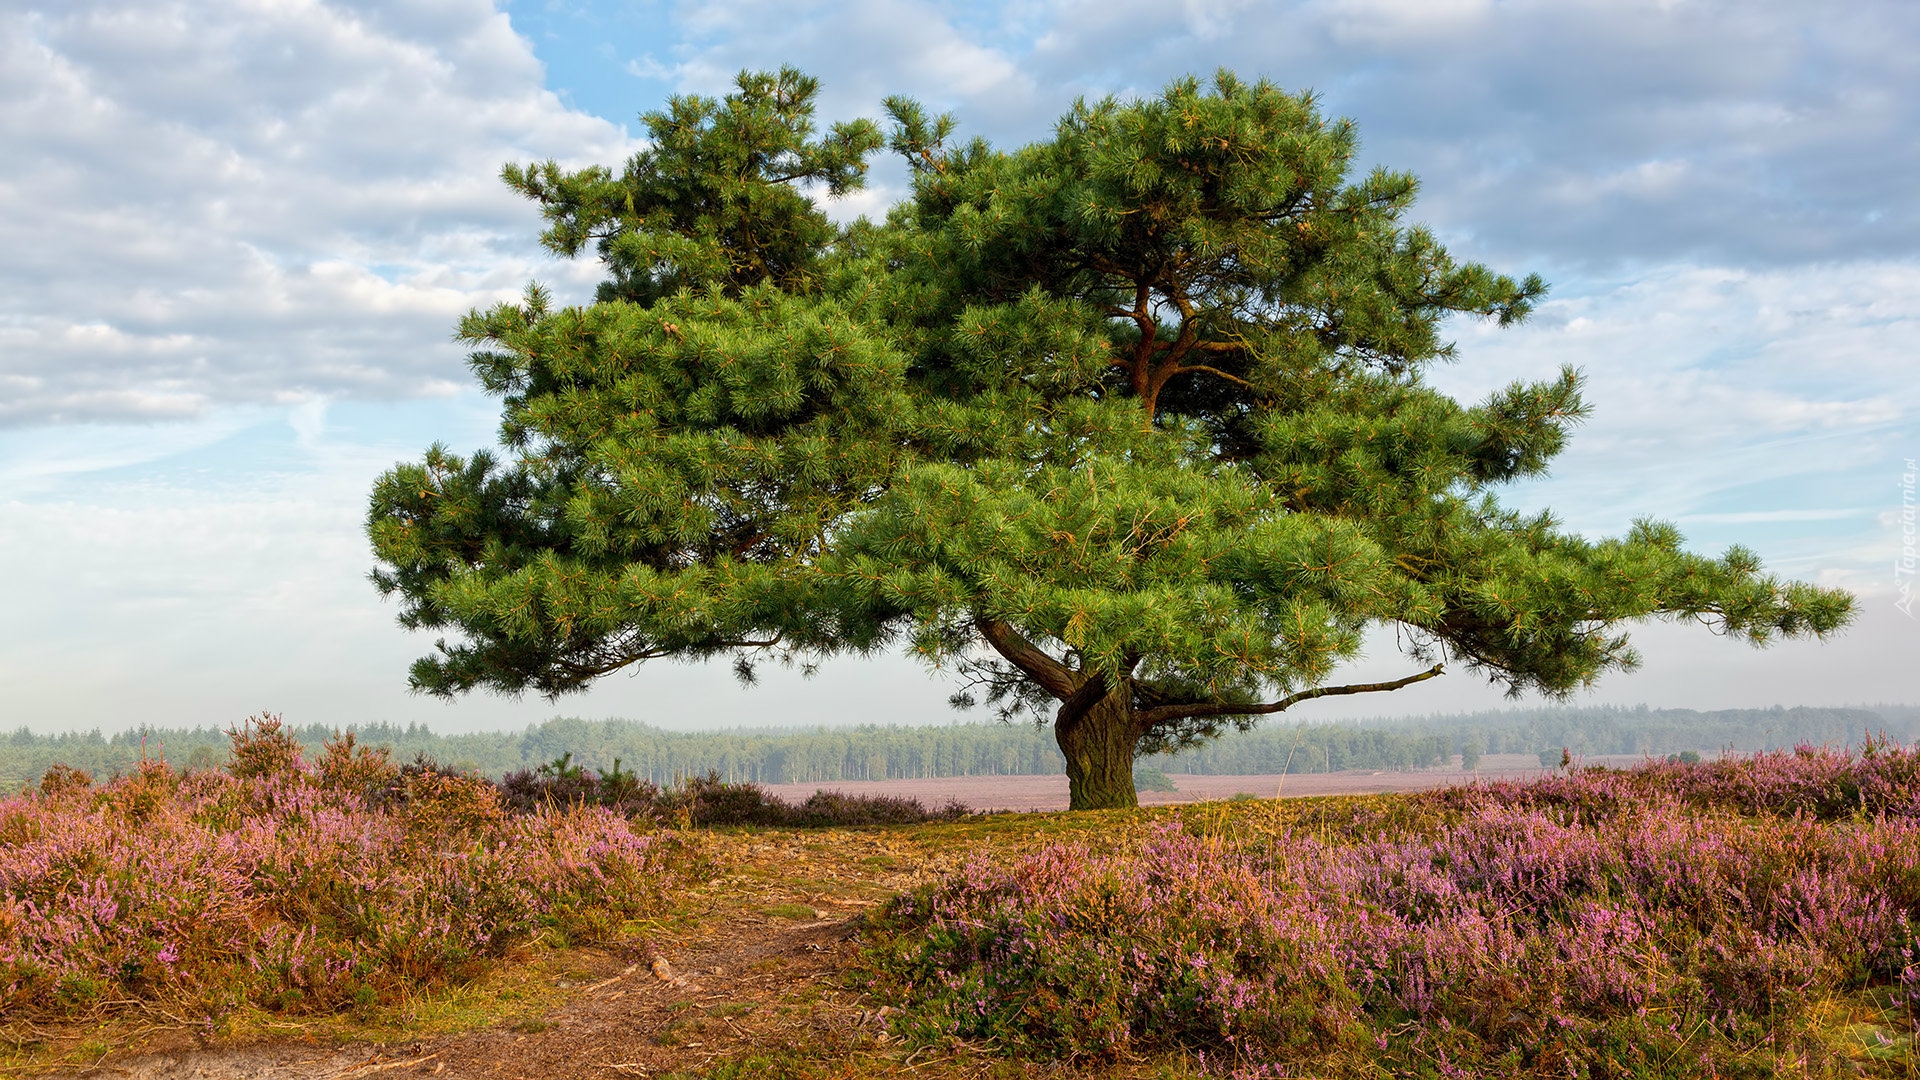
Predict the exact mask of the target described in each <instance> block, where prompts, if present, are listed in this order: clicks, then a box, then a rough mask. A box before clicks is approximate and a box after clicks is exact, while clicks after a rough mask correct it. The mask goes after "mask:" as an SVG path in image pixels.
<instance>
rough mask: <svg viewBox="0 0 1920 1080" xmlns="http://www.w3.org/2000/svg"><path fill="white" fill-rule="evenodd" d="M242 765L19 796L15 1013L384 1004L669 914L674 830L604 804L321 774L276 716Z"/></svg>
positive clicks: (55, 779) (338, 761)
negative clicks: (515, 809)
mask: <svg viewBox="0 0 1920 1080" xmlns="http://www.w3.org/2000/svg"><path fill="white" fill-rule="evenodd" d="M231 758H232V760H231V764H230V765H229V767H228V768H227V769H226V770H224V771H219V772H213V771H200V772H188V773H185V774H182V773H178V772H175V771H173V770H171V769H170V768H168V767H167V765H166V764H165V763H164V762H161V761H158V760H151V761H147V762H143V763H142V764H140V765H139V766H138V767H136V768H135V769H134V770H132V771H131V772H129V773H128V774H126V775H123V776H119V777H116V778H114V779H112V780H110V781H108V782H106V783H104V784H101V785H97V786H96V785H95V784H93V783H92V781H91V778H90V777H88V776H87V775H86V774H84V773H82V772H79V771H77V770H73V769H53V770H49V772H48V773H47V775H46V776H45V777H43V779H42V781H41V784H40V785H39V787H38V788H37V789H34V790H30V791H27V792H24V793H22V794H20V795H18V796H16V797H13V798H10V799H7V800H5V801H4V802H0V1010H4V1011H5V1012H6V1014H7V1015H9V1016H12V1017H40V1018H53V1019H58V1018H78V1017H86V1016H92V1015H96V1014H98V1013H99V1012H100V1011H101V1010H103V1009H113V1008H145V1009H148V1010H153V1011H156V1012H158V1013H160V1014H163V1015H166V1016H168V1017H172V1018H173V1019H174V1020H175V1021H180V1020H181V1019H182V1018H185V1019H188V1020H191V1019H193V1018H196V1017H199V1018H204V1022H206V1023H209V1024H211V1023H214V1022H216V1021H217V1019H218V1018H219V1017H221V1016H224V1015H226V1014H228V1013H230V1012H232V1011H233V1010H235V1009H238V1008H242V1007H246V1006H254V1007H259V1008H264V1009H269V1010H279V1011H292V1012H301V1011H312V1010H321V1009H325V1010H333V1009H341V1008H371V1007H375V1006H381V1005H388V1004H392V1003H394V1002H395V1001H397V1000H399V999H401V998H403V997H405V996H406V995H408V994H411V993H414V992H416V991H418V990H421V989H430V988H434V987H438V986H444V985H448V984H453V983H460V982H465V981H469V980H472V979H474V978H476V977H477V976H479V975H481V974H483V973H485V972H487V971H489V970H490V969H492V968H493V967H494V966H495V965H497V964H498V963H499V962H500V961H502V960H503V959H505V958H507V957H510V956H512V955H513V954H514V953H515V952H516V951H517V950H518V949H520V948H521V947H523V946H525V945H526V944H527V943H528V942H530V941H532V940H534V939H536V938H539V937H543V936H544V937H547V938H550V939H557V940H559V941H564V942H575V943H578V942H583V941H584V942H590V941H594V940H598V939H603V938H606V937H608V936H610V935H612V934H614V933H616V932H618V931H619V930H620V927H621V926H622V924H623V923H624V922H625V921H626V920H628V919H631V918H633V917H637V916H640V915H643V914H645V913H647V912H649V911H650V910H652V909H653V908H655V907H656V906H657V905H658V904H659V903H660V901H661V899H662V898H663V894H664V891H665V890H666V889H667V888H668V887H669V886H670V884H671V883H672V881H673V878H674V873H675V871H674V869H673V865H674V862H675V859H674V854H675V852H676V850H677V849H678V848H679V845H678V842H677V841H675V840H674V839H673V837H672V834H670V833H667V832H663V831H661V830H658V829H656V828H654V827H652V826H651V825H650V824H642V825H640V826H636V824H635V823H634V822H633V821H631V820H629V819H628V818H626V817H624V816H622V815H620V814H618V813H616V812H614V811H611V810H608V809H605V808H602V807H593V806H584V805H566V806H556V807H551V808H543V809H541V810H539V811H538V812H533V813H525V814H510V813H508V812H507V810H506V807H505V806H504V804H503V803H502V802H501V800H500V797H499V794H498V790H497V788H496V787H495V786H494V785H492V784H490V783H488V782H486V781H484V780H481V779H478V778H474V777H468V776H462V775H460V774H458V773H455V772H453V771H451V770H445V769H439V768H435V767H431V766H430V765H426V764H416V765H415V766H412V767H409V768H406V769H401V768H396V767H394V766H393V765H391V764H390V763H389V762H388V761H387V760H386V755H385V753H384V752H382V751H375V750H369V749H368V748H365V747H359V746H356V745H354V743H353V741H352V740H351V739H341V740H337V741H336V742H334V743H332V744H330V745H329V746H328V747H327V748H326V751H325V753H324V754H323V756H322V757H321V758H320V759H319V760H317V761H314V762H307V761H306V760H304V756H303V754H302V752H301V750H300V748H299V747H298V745H297V744H295V743H294V742H293V741H292V740H291V739H290V738H289V737H288V736H287V734H286V733H285V732H284V730H282V729H281V728H280V726H279V724H278V722H277V720H274V719H273V718H265V719H264V720H263V721H262V722H261V723H259V724H258V725H252V724H250V725H249V726H248V727H247V728H245V729H243V730H241V731H237V732H234V733H233V753H232V755H231Z"/></svg>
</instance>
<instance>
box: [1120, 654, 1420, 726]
mask: <svg viewBox="0 0 1920 1080" xmlns="http://www.w3.org/2000/svg"><path fill="white" fill-rule="evenodd" d="M1441 670H1442V665H1440V664H1435V665H1433V666H1432V667H1431V668H1428V669H1427V670H1425V671H1422V672H1418V673H1416V674H1413V675H1409V676H1407V677H1406V678H1404V679H1395V680H1393V681H1392V682H1382V683H1355V684H1353V685H1351V686H1317V687H1314V688H1313V689H1312V690H1302V691H1300V692H1299V693H1297V694H1288V695H1287V696H1286V697H1283V698H1281V699H1280V700H1279V701H1270V702H1267V703H1266V704H1263V705H1245V704H1234V703H1232V702H1224V701H1185V702H1179V703H1177V704H1172V705H1157V706H1155V707H1153V708H1151V709H1141V710H1139V711H1137V712H1135V713H1134V714H1133V718H1134V723H1135V724H1137V725H1138V726H1139V728H1140V730H1142V731H1146V730H1149V729H1151V728H1153V727H1154V726H1155V725H1158V724H1165V723H1168V722H1170V721H1174V720H1185V719H1189V718H1192V717H1201V716H1265V715H1268V714H1270V713H1277V712H1283V711H1285V710H1287V709H1290V708H1292V707H1293V706H1295V705H1298V704H1300V703H1301V702H1303V701H1306V700H1308V699H1310V698H1318V697H1334V696H1336V695H1340V694H1370V693H1373V692H1374V691H1376V690H1398V689H1400V688H1401V687H1403V686H1411V685H1413V684H1414V683H1417V682H1424V681H1425V680H1427V679H1431V678H1433V677H1434V676H1435V675H1438V674H1440V673H1441Z"/></svg>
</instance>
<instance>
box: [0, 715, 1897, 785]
mask: <svg viewBox="0 0 1920 1080" xmlns="http://www.w3.org/2000/svg"><path fill="white" fill-rule="evenodd" d="M349 730H351V731H352V732H353V733H354V735H355V737H356V738H357V739H358V740H359V741H360V742H361V743H364V744H368V745H373V746H386V747H388V748H390V749H391V751H392V753H393V757H394V760H396V761H400V762H406V761H412V760H414V759H415V758H416V757H417V756H420V755H425V756H426V757H429V758H432V759H434V760H435V761H439V762H443V763H448V764H453V765H457V766H458V767H460V768H462V769H467V770H471V771H475V772H479V773H481V774H483V775H486V776H489V777H494V778H498V777H501V776H503V775H505V774H507V773H510V772H514V771H516V770H520V769H532V768H538V767H540V766H541V765H545V764H547V763H549V762H553V761H555V760H556V759H558V758H559V757H561V755H563V754H571V755H572V758H571V763H572V764H575V765H581V766H585V767H587V768H590V769H594V770H600V771H603V770H605V769H607V768H609V767H610V766H612V765H613V763H614V760H615V759H616V758H617V759H619V762H620V767H621V768H622V769H624V770H627V771H629V772H633V773H636V774H637V775H639V776H641V777H644V778H646V779H649V780H652V781H653V782H654V783H657V784H668V783H672V782H673V781H674V780H676V779H679V778H682V777H686V776H693V775H699V776H704V775H706V774H707V773H709V772H714V773H718V774H719V775H720V776H721V777H723V778H725V779H727V780H731V781H749V782H753V783H764V784H779V783H825V782H829V781H835V780H883V779H885V780H894V779H913V778H923V777H936V776H1008V775H1036V774H1038V775H1046V774H1054V773H1059V772H1061V771H1062V764H1061V759H1060V751H1059V750H1058V748H1056V747H1055V745H1054V741H1053V732H1052V729H1051V728H1046V727H1035V726H1032V725H1028V724H997V723H986V724H980V723H964V724H952V725H944V726H925V727H896V726H887V727H882V726H874V725H868V726H863V727H832V728H809V729H791V728H761V729H735V730H731V731H715V732H683V731H667V730H663V729H661V728H657V727H653V726H650V725H647V724H642V723H636V722H634V721H630V720H600V721H595V720H581V719H577V718H568V717H563V718H556V719H553V720H549V721H547V722H546V723H544V724H539V725H534V726H529V727H528V728H526V729H525V730H524V731H489V732H475V733H469V734H464V735H439V734H435V733H434V732H433V731H431V730H430V729H428V728H426V727H424V726H420V725H409V726H407V727H404V728H402V727H395V726H392V725H387V724H372V725H367V726H358V727H353V728H351V729H349ZM334 731H335V729H333V728H331V727H327V726H324V725H318V724H316V725H312V726H309V727H306V728H301V729H298V730H297V732H296V734H297V737H298V738H299V739H300V741H301V742H302V743H303V744H305V745H306V746H307V747H308V755H309V758H312V757H313V756H314V755H315V753H316V752H317V751H318V749H319V747H320V745H321V743H323V742H324V741H326V740H327V739H328V738H330V737H332V736H333V735H334ZM1869 734H1872V735H1883V736H1885V737H1887V738H1891V739H1894V740H1897V741H1900V742H1907V743H1910V742H1914V741H1916V739H1920V705H1873V706H1862V707H1849V708H1804V707H1803V708H1793V709H1786V708H1780V707H1778V706H1776V707H1774V708H1771V709H1726V710H1720V711H1715V712H1697V711H1694V710H1692V709H1649V708H1647V707H1645V706H1641V707H1638V708H1617V707H1587V708H1567V707H1558V708H1554V707H1540V708H1522V709H1510V710H1502V711H1498V712H1480V713H1464V714H1453V715H1445V716H1424V717H1411V718H1406V717H1403V718H1395V719H1376V720H1359V721H1349V722H1341V723H1329V722H1302V723H1293V724H1289V723H1285V722H1284V721H1273V720H1269V721H1266V722H1265V723H1263V724H1261V725H1260V726H1259V727H1256V728H1254V729H1253V730H1252V731H1247V732H1237V733H1231V734H1228V735H1226V736H1223V737H1222V738H1220V739H1218V740H1216V741H1214V742H1212V743H1210V744H1207V745H1205V746H1202V747H1198V748H1196V749H1192V750H1187V751H1184V752H1181V753H1177V754H1170V755H1161V756H1157V757H1153V758H1149V759H1146V760H1145V761H1143V763H1142V764H1150V765H1154V766H1157V767H1159V768H1161V769H1163V770H1165V771H1166V772H1169V773H1210V774H1216V775H1222V774H1226V775H1231V774H1261V773H1279V772H1283V771H1290V772H1296V773H1309V772H1327V771H1339V770H1343V769H1378V770H1408V769H1423V768H1433V767H1436V766H1441V765H1445V764H1447V763H1449V762H1450V761H1452V760H1454V759H1455V758H1456V757H1465V758H1466V759H1467V760H1469V761H1471V760H1472V759H1473V758H1474V757H1475V756H1477V755H1481V754H1539V755H1542V759H1543V760H1550V761H1558V759H1559V755H1560V750H1561V749H1562V748H1563V747H1564V748H1565V749H1567V750H1569V751H1571V752H1572V753H1573V754H1574V755H1575V756H1576V757H1579V756H1583V755H1599V754H1644V755H1649V756H1665V755H1668V754H1676V753H1681V752H1684V751H1688V750H1692V751H1696V752H1698V753H1701V754H1705V755H1713V754H1717V753H1720V752H1723V751H1733V752H1751V751H1754V750H1762V749H1772V748H1784V747H1792V746H1794V745H1796V744H1798V743H1813V744H1820V745H1836V746H1837V745H1858V743H1859V742H1860V741H1861V739H1862V738H1863V737H1864V736H1866V735H1869ZM227 744H228V738H227V734H226V732H225V731H224V730H223V729H219V728H194V729H191V730H183V729H166V730H162V729H151V728H149V729H144V730H134V731H127V732H121V733H118V734H115V735H112V736H103V735H102V734H101V733H100V732H98V731H92V732H87V733H84V734H80V733H68V734H59V735H38V734H35V733H33V732H32V731H29V730H28V729H26V728H24V727H23V728H21V729H19V730H18V731H15V732H14V733H13V734H11V735H5V736H0V792H6V791H16V790H18V789H19V788H21V787H22V786H23V785H26V784H29V783H32V782H35V781H37V780H38V778H39V777H40V775H41V774H42V773H44V772H45V771H46V770H47V768H48V767H49V766H51V765H54V764H55V763H59V764H63V765H70V766H72V767H74V768H76V769H84V770H86V771H88V772H90V773H92V774H94V776H95V778H96V779H105V778H107V777H108V776H112V775H113V774H115V773H119V772H126V771H128V770H130V769H131V768H132V767H133V766H134V765H135V764H136V763H138V762H139V761H140V759H141V755H142V754H143V753H144V754H145V755H147V756H149V757H164V758H165V760H166V761H167V762H168V763H169V764H172V765H174V766H176V767H182V768H189V769H208V768H214V767H217V766H219V765H222V764H224V763H225V761H226V755H227Z"/></svg>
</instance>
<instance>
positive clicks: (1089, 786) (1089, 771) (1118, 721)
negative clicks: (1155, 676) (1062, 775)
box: [1053, 684, 1140, 810]
mask: <svg viewBox="0 0 1920 1080" xmlns="http://www.w3.org/2000/svg"><path fill="white" fill-rule="evenodd" d="M1130 697H1131V695H1130V694H1129V693H1128V691H1127V688H1126V686H1125V685H1124V684H1123V685H1122V686H1120V687H1119V688H1118V689H1116V690H1114V691H1112V692H1111V693H1109V694H1107V696H1105V697H1103V698H1099V699H1097V700H1096V701H1094V702H1093V703H1092V704H1091V705H1090V706H1082V709H1081V711H1079V712H1078V713H1077V714H1076V713H1074V712H1072V711H1071V710H1073V709H1074V707H1075V705H1076V704H1077V703H1076V702H1074V701H1071V700H1069V701H1066V702H1062V703H1061V705H1060V711H1059V712H1058V713H1057V714H1055V718H1054V722H1053V737H1054V740H1055V741H1056V742H1058V743H1059V744H1060V752H1061V753H1062V754H1064V755H1065V756H1066V759H1067V791H1068V800H1069V801H1068V804H1067V808H1068V809H1070V810H1110V809H1114V808H1116V807H1124V808H1128V809H1131V808H1132V807H1135V806H1139V805H1140V797H1139V795H1138V794H1136V793H1135V792H1134V789H1133V744H1134V743H1135V742H1136V741H1137V740H1138V736H1137V735H1136V734H1135V733H1134V728H1133V708H1132V703H1131V702H1130V700H1129V698H1130Z"/></svg>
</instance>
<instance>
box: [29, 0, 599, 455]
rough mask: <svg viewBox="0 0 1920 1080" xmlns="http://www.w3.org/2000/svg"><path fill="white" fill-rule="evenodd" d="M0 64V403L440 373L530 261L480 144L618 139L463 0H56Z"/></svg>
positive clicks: (422, 377)
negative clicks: (459, 331)
mask: <svg viewBox="0 0 1920 1080" xmlns="http://www.w3.org/2000/svg"><path fill="white" fill-rule="evenodd" d="M0 70H5V71H7V72H9V73H10V76H11V77H5V78H0V158H4V159H6V160H8V161H9V162H14V163H21V167H19V168H18V169H16V170H15V171H14V172H13V174H12V175H10V176H9V178H8V180H7V182H6V183H5V184H0V251H4V252H5V255H4V256H0V342H4V345H5V354H4V359H3V360H0V363H4V366H5V375H6V376H7V380H8V388H9V389H10V390H11V391H13V392H12V393H10V394H9V395H8V397H7V398H6V400H5V402H4V404H0V424H13V425H18V424H31V423H46V422H73V421H78V420H100V419H144V420H169V419H174V420H177V419H182V418H191V417H202V416H206V415H208V411H209V410H211V409H215V408H218V407H220V406H222V405H224V404H232V403H244V402H269V401H275V400H280V399H282V398H284V397H285V396H286V395H289V394H291V395H294V396H296V397H297V396H300V395H305V394H312V393H323V394H331V395H346V396H358V397H366V398H382V397H394V396H399V397H405V396H411V395H419V394H444V393H447V392H448V391H449V390H450V389H451V388H452V387H453V386H454V385H456V384H457V383H458V382H461V381H464V374H463V372H462V371H461V365H460V359H459V355H458V353H457V351H456V350H454V349H453V348H452V347H451V346H450V345H449V344H447V336H448V334H449V332H450V330H451V327H452V324H453V321H454V320H455V319H456V318H457V317H458V316H459V314H461V313H462V312H464V311H465V310H466V309H467V308H468V307H471V306H474V305H476V304H486V303H491V302H494V301H495V300H498V299H502V298H506V297H509V296H511V295H513V294H515V293H517V292H518V290H519V289H520V287H521V286H522V284H523V283H524V281H525V280H526V278H527V277H529V276H531V275H533V274H534V273H535V272H536V270H538V269H542V266H541V264H542V262H543V260H542V259H541V258H540V256H539V254H538V253H537V250H536V248H535V245H534V243H533V239H534V235H535V233H536V232H537V231H538V227H539V225H538V217H537V214H536V212H535V211H534V209H533V208H532V207H530V206H528V205H525V204H524V203H523V202H522V201H521V200H519V199H518V198H517V197H516V196H514V195H513V194H512V193H510V192H508V191H506V190H505V189H504V187H503V186H502V185H500V184H499V182H498V181H497V179H495V176H496V174H497V172H498V169H499V166H500V164H501V162H503V161H505V160H526V159H528V158H542V157H547V156H554V157H559V158H562V159H565V160H571V161H593V162H599V161H618V160H620V159H622V158H624V157H625V156H626V154H628V153H630V152H631V150H632V149H633V146H632V144H631V143H630V142H629V141H628V140H627V139H626V138H625V136H624V134H623V133H622V132H621V131H620V130H619V129H617V128H615V127H613V126H612V125H610V124H608V123H607V122H605V121H603V120H600V119H597V118H594V117H590V116H586V115H584V114H580V113H575V112H570V111H568V110H567V109H565V108H564V107H562V105H561V104H560V102H559V100H558V99H557V98H556V97H555V96H554V95H553V94H552V93H550V92H548V91H547V90H545V89H544V88H543V87H542V85H541V78H542V72H541V68H540V65H539V63H538V61H537V60H535V59H534V57H533V55H532V54H531V52H530V51H529V50H528V48H527V46H526V43H525V42H524V41H522V40H521V39H519V38H518V37H516V36H515V35H514V33H513V31H512V28H511V27H510V26H509V25H508V23H507V19H506V16H505V15H503V14H500V13H498V12H496V11H494V9H493V8H492V6H491V5H490V4H488V3H486V2H484V0H415V2H412V3H392V4H378V5H368V6H367V7H365V8H364V9H360V10H355V9H354V8H351V7H348V6H343V5H339V4H328V3H320V2H317V0H307V2H296V3H285V4H264V3H250V2H245V0H219V2H196V3H191V4H188V3H172V4H167V3H159V4H139V5H127V4H110V3H92V4H88V3H73V4H67V5H63V6H62V7H60V8H59V9H57V11H54V12H47V11H42V12H27V13H9V14H5V15H0ZM583 271H585V272H590V268H568V269H566V270H563V271H561V272H560V273H559V274H558V275H557V276H559V277H561V278H562V279H564V280H563V284H566V285H568V286H570V287H572V288H573V289H574V290H575V291H577V290H578V286H579V284H580V283H579V282H577V281H575V280H574V279H575V278H578V277H581V276H583Z"/></svg>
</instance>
